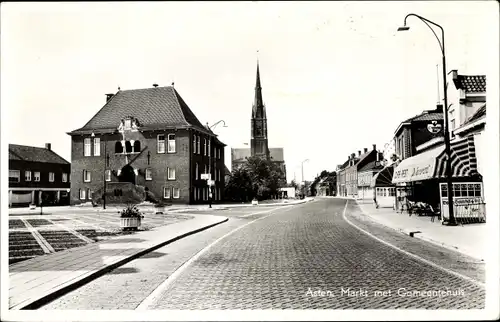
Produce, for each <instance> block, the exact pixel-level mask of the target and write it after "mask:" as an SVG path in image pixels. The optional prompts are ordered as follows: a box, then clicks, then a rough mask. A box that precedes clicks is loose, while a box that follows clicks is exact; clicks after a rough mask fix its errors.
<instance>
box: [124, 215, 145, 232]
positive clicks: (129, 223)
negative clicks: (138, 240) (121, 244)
mask: <svg viewBox="0 0 500 322" xmlns="http://www.w3.org/2000/svg"><path fill="white" fill-rule="evenodd" d="M140 226H141V218H139V217H130V218H120V227H121V228H122V229H123V230H128V229H134V230H137V228H139V227H140Z"/></svg>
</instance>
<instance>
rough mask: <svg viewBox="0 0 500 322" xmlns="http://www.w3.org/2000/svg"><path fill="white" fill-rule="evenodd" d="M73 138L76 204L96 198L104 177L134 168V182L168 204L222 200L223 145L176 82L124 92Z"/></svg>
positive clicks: (110, 96)
mask: <svg viewBox="0 0 500 322" xmlns="http://www.w3.org/2000/svg"><path fill="white" fill-rule="evenodd" d="M68 134H69V135H70V136H71V157H72V163H73V166H72V169H71V204H77V203H82V202H88V201H90V200H92V197H93V192H95V191H99V190H102V189H103V187H104V183H105V182H104V181H106V182H117V181H119V180H120V174H121V172H122V171H125V170H126V169H127V170H128V169H132V171H130V172H131V176H132V177H131V178H130V177H129V180H131V181H132V183H134V184H136V185H140V186H144V187H145V189H146V190H147V191H150V192H151V193H152V194H153V195H154V196H155V197H156V198H157V199H162V200H164V201H165V202H169V203H184V204H186V203H190V204H192V203H206V202H207V201H208V200H209V197H210V191H209V187H208V184H207V180H205V179H202V174H209V175H210V177H211V180H213V183H214V184H213V186H212V188H211V192H212V199H213V200H214V202H217V201H220V200H221V199H222V194H223V191H224V181H225V165H224V147H225V144H224V143H222V142H221V141H220V140H219V139H218V138H217V136H216V135H215V134H214V133H213V132H212V131H211V130H210V129H209V127H208V126H203V125H202V124H201V122H200V121H199V120H198V118H197V117H196V116H195V114H194V113H193V112H192V111H191V109H190V108H189V107H188V105H187V104H186V103H185V101H184V100H183V99H182V97H181V96H180V95H179V93H178V92H177V91H176V90H175V89H174V87H173V86H167V87H158V85H156V84H154V85H153V87H152V88H145V89H133V90H119V91H118V92H117V93H115V94H107V98H106V103H105V105H104V106H103V107H102V108H101V109H100V110H99V111H98V112H97V114H95V115H94V117H92V118H91V119H90V120H89V121H88V122H87V123H86V124H85V125H84V126H83V127H82V128H80V129H77V130H74V131H72V132H69V133H68Z"/></svg>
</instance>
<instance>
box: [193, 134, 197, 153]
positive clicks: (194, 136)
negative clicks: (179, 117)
mask: <svg viewBox="0 0 500 322" xmlns="http://www.w3.org/2000/svg"><path fill="white" fill-rule="evenodd" d="M193 153H194V154H196V135H194V134H193Z"/></svg>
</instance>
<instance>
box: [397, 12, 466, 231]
mask: <svg viewBox="0 0 500 322" xmlns="http://www.w3.org/2000/svg"><path fill="white" fill-rule="evenodd" d="M410 16H413V17H417V18H418V19H420V20H421V21H422V22H423V23H425V24H426V25H427V27H429V29H430V30H431V31H432V33H433V34H434V36H435V37H436V39H437V41H438V43H439V47H440V49H441V54H442V56H443V87H444V144H445V151H446V155H447V157H448V159H447V160H446V183H447V186H448V211H449V219H448V223H447V225H448V226H456V225H457V222H456V220H455V215H454V209H453V184H452V178H451V176H452V173H451V148H450V135H449V129H448V127H449V124H448V107H449V106H448V93H447V87H448V86H447V83H446V55H445V49H444V29H443V27H441V26H440V25H438V24H437V23H435V22H432V21H430V20H428V19H426V18H424V17H422V16H419V15H417V14H414V13H410V14H408V15H406V17H405V20H404V25H403V27H399V28H398V31H406V30H409V29H410V27H408V26H407V25H406V19H408V17H410ZM429 24H432V25H434V26H436V27H438V28H439V29H440V30H441V41H440V40H439V37H438V36H437V34H436V32H435V31H434V29H433V28H432V27H431V26H430V25H429Z"/></svg>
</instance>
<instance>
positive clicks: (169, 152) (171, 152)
mask: <svg viewBox="0 0 500 322" xmlns="http://www.w3.org/2000/svg"><path fill="white" fill-rule="evenodd" d="M175 153H177V151H168V152H167V154H175Z"/></svg>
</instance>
